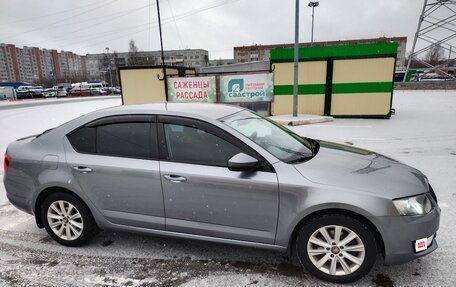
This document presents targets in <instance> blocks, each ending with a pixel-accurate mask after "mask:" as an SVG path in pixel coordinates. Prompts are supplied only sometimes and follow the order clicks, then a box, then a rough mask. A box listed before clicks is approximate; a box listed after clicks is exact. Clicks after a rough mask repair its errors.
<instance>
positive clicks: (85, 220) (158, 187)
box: [4, 103, 441, 283]
mask: <svg viewBox="0 0 456 287" xmlns="http://www.w3.org/2000/svg"><path fill="white" fill-rule="evenodd" d="M4 162H5V168H4V169H5V172H4V173H5V175H4V185H5V189H6V193H7V197H8V199H9V201H10V202H11V203H12V204H13V205H14V206H16V207H17V208H19V209H21V210H23V211H25V212H28V213H30V214H34V215H35V218H36V223H37V225H38V227H40V228H45V229H46V231H47V232H48V234H49V235H50V236H51V237H52V238H53V239H54V240H56V241H57V242H59V243H60V244H63V245H67V246H79V245H82V244H84V243H86V242H88V240H89V239H90V238H91V237H92V236H93V235H94V232H95V231H96V230H97V229H98V228H100V229H117V230H123V231H130V232H131V231H136V232H144V233H148V234H156V235H165V236H174V237H180V238H185V239H199V240H206V241H212V242H219V243H230V244H238V245H243V246H254V247H261V248H268V249H273V250H278V251H284V252H286V251H290V252H296V255H297V257H298V258H299V260H300V262H301V263H302V265H303V266H304V267H305V268H306V269H307V270H308V272H310V273H311V274H313V275H315V276H317V277H319V278H321V279H324V280H327V281H331V282H337V283H347V282H352V281H355V280H358V279H360V278H361V277H363V276H364V275H366V274H367V273H368V272H369V271H370V270H371V268H372V266H373V265H374V263H375V261H376V258H377V256H379V255H381V256H383V257H384V263H385V264H386V265H391V264H399V263H403V262H407V261H410V260H414V259H416V258H419V257H421V256H424V255H427V254H429V253H431V252H432V251H434V250H436V249H437V247H438V246H437V241H436V240H435V236H436V232H437V230H438V228H439V219H440V212H441V211H440V208H439V206H438V203H437V197H436V194H435V193H434V191H433V189H432V187H431V185H430V184H429V182H428V179H427V177H426V176H425V175H424V174H423V173H421V172H420V171H419V170H417V169H415V168H412V167H410V166H407V165H405V164H403V163H400V162H398V161H396V160H394V159H391V158H389V157H386V156H383V155H381V154H378V153H376V152H372V151H368V150H364V149H360V148H356V147H353V146H347V145H342V144H337V143H331V142H327V141H322V140H316V139H311V138H305V137H301V136H299V135H297V134H295V133H294V132H292V131H290V130H288V129H286V128H285V127H283V126H282V125H279V124H276V123H274V122H272V121H270V120H268V119H266V118H262V117H261V116H259V115H257V114H255V113H253V112H251V111H249V110H246V109H243V108H240V107H236V106H229V105H216V104H176V103H168V104H151V105H137V106H135V105H132V106H120V107H115V108H110V109H103V110H100V111H96V112H92V113H90V114H87V115H84V116H82V117H79V118H77V119H74V120H72V121H70V122H68V123H66V124H63V125H61V126H59V127H58V128H55V129H52V130H49V131H47V132H44V133H43V134H41V135H38V136H30V137H26V138H23V139H20V140H18V141H16V142H13V143H11V144H10V145H9V146H8V148H7V150H6V153H5V160H4ZM422 275H423V276H425V274H423V273H422Z"/></svg>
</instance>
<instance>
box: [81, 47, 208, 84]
mask: <svg viewBox="0 0 456 287" xmlns="http://www.w3.org/2000/svg"><path fill="white" fill-rule="evenodd" d="M163 54H164V58H165V64H166V65H170V66H184V67H192V68H196V69H201V68H203V67H206V66H208V64H209V53H208V51H206V50H203V49H185V50H167V51H164V52H163ZM161 58H162V57H161V51H140V52H136V53H128V52H122V53H118V52H114V53H109V54H106V53H100V54H87V56H86V64H87V76H88V77H89V80H99V79H103V77H104V75H105V73H106V72H107V70H108V69H109V68H111V69H115V67H123V66H127V65H128V66H141V65H152V66H153V65H161V64H162V60H161Z"/></svg>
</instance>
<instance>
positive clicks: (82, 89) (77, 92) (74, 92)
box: [69, 85, 92, 97]
mask: <svg viewBox="0 0 456 287" xmlns="http://www.w3.org/2000/svg"><path fill="white" fill-rule="evenodd" d="M69 95H70V96H71V97H87V96H91V95H92V91H91V90H90V87H89V86H83V85H78V86H74V87H72V88H71V90H70V92H69Z"/></svg>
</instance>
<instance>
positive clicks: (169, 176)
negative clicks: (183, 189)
mask: <svg viewBox="0 0 456 287" xmlns="http://www.w3.org/2000/svg"><path fill="white" fill-rule="evenodd" d="M164 177H165V178H166V179H167V180H169V181H171V182H176V183H177V182H184V181H187V178H186V177H183V176H180V175H175V174H167V175H165V176H164Z"/></svg>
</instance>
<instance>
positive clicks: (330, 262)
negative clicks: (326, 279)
mask: <svg viewBox="0 0 456 287" xmlns="http://www.w3.org/2000/svg"><path fill="white" fill-rule="evenodd" d="M307 254H308V256H309V259H310V261H311V262H312V264H313V265H314V266H315V267H316V268H318V269H319V270H320V271H321V272H324V273H326V274H330V275H334V276H344V275H349V274H352V273H353V272H355V271H356V270H357V269H358V268H359V267H360V266H361V265H362V264H363V262H364V258H365V255H366V250H365V247H364V244H363V241H362V240H361V238H360V237H359V236H358V234H356V233H355V232H354V231H352V230H351V229H349V228H347V227H344V226H340V225H327V226H323V227H321V228H319V229H317V230H316V231H315V232H314V233H312V235H311V236H310V237H309V240H308V242H307Z"/></svg>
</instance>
